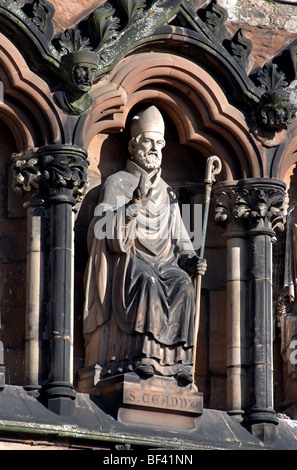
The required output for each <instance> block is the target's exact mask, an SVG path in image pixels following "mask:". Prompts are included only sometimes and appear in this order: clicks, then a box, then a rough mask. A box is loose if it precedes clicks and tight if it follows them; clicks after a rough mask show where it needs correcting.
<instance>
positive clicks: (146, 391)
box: [123, 378, 203, 414]
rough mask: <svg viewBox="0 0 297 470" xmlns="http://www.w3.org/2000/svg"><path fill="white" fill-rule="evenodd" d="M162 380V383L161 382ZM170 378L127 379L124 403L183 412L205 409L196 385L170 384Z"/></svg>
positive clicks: (124, 389)
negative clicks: (145, 380) (141, 381)
mask: <svg viewBox="0 0 297 470" xmlns="http://www.w3.org/2000/svg"><path fill="white" fill-rule="evenodd" d="M161 382H162V383H161ZM172 383H173V384H174V382H172V381H171V380H170V379H169V380H168V379H167V380H166V379H164V378H163V379H161V380H157V379H155V378H154V379H150V380H149V381H147V383H145V384H143V383H136V382H134V381H126V382H124V383H123V404H125V405H132V406H145V407H150V408H158V409H163V410H174V411H180V412H183V413H194V414H200V413H202V411H203V398H202V394H200V393H198V392H197V389H196V387H195V390H194V387H193V386H191V387H185V388H180V387H176V386H170V385H171V384H172Z"/></svg>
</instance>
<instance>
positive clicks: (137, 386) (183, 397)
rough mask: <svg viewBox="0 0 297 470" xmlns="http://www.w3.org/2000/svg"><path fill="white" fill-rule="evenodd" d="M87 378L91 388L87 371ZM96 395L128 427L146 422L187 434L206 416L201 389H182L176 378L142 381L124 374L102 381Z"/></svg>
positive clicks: (95, 392) (132, 375) (191, 385)
mask: <svg viewBox="0 0 297 470" xmlns="http://www.w3.org/2000/svg"><path fill="white" fill-rule="evenodd" d="M87 377H88V380H89V384H88V385H90V373H89V374H88V373H87V372H86V373H85V376H84V379H86V378H87ZM93 377H94V374H93ZM95 380H96V379H95ZM84 384H85V385H86V384H87V382H86V381H85V382H84ZM81 388H82V382H81ZM93 395H96V396H98V397H99V399H100V402H101V403H102V405H103V406H104V408H105V409H106V410H107V411H108V412H109V413H110V414H111V415H112V416H113V417H114V418H115V419H117V420H118V421H119V422H121V423H123V424H127V425H140V424H143V423H146V425H147V426H153V427H154V428H162V429H174V430H177V429H182V430H186V431H187V430H193V429H196V428H197V425H198V419H199V416H200V415H201V414H202V413H203V394H202V393H200V392H198V389H197V387H196V386H195V385H194V384H190V385H187V386H185V387H180V386H179V385H178V384H177V382H176V380H175V379H174V378H172V377H161V376H154V377H151V378H149V379H146V380H141V379H140V378H139V377H138V375H137V374H135V373H127V374H121V375H117V376H113V377H110V378H107V379H104V380H100V381H98V382H97V383H96V385H95V386H94V388H93Z"/></svg>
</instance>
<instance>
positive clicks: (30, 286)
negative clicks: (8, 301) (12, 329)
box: [25, 205, 45, 389]
mask: <svg viewBox="0 0 297 470" xmlns="http://www.w3.org/2000/svg"><path fill="white" fill-rule="evenodd" d="M44 226H45V220H44V211H43V208H41V207H40V206H34V205H33V206H32V205H29V206H28V207H27V233H28V236H27V302H26V303H27V308H26V334H25V341H26V343H25V383H26V388H27V389H38V388H39V386H40V383H41V382H42V380H43V377H42V373H43V369H42V367H41V366H40V363H41V362H42V344H41V342H42V339H41V334H40V330H41V322H42V314H41V312H42V307H43V303H44V289H43V278H44V267H45V259H44V257H45V253H44V246H43V235H44Z"/></svg>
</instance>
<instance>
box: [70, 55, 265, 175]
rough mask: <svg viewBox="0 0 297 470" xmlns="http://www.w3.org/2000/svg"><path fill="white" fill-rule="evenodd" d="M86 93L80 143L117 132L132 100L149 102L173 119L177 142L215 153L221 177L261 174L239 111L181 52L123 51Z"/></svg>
mask: <svg viewBox="0 0 297 470" xmlns="http://www.w3.org/2000/svg"><path fill="white" fill-rule="evenodd" d="M92 96H93V99H94V106H93V109H92V111H91V112H90V113H89V115H88V116H87V117H86V119H83V120H81V122H80V124H79V125H78V127H77V130H76V136H75V139H76V142H77V143H78V144H82V145H83V146H85V148H88V147H89V145H90V143H91V142H92V140H93V138H94V137H95V136H96V135H97V134H100V133H102V132H104V133H106V132H107V133H117V132H122V131H123V130H124V129H125V128H126V124H127V117H128V115H129V113H130V111H131V109H132V108H133V107H134V106H136V105H138V103H141V102H151V103H152V102H153V103H154V104H155V105H156V106H158V107H159V108H160V109H161V110H163V111H164V112H165V113H166V114H167V115H168V116H169V117H170V119H171V120H172V122H174V124H175V127H176V129H177V135H178V138H179V142H180V143H181V144H183V145H188V146H191V147H193V148H195V149H197V150H198V151H199V152H200V153H202V154H203V155H204V156H205V158H207V157H209V156H210V155H213V154H216V155H218V156H219V157H220V158H221V160H222V163H223V171H222V175H221V177H222V179H223V180H233V179H241V178H248V177H261V176H263V173H264V171H263V168H262V161H261V145H260V143H258V142H257V141H256V140H255V139H254V138H253V137H252V135H251V133H250V132H249V128H248V125H247V123H246V121H245V117H244V115H243V114H242V113H241V112H240V111H239V110H238V109H236V108H235V107H233V106H232V105H230V104H229V103H228V101H227V98H226V96H225V95H224V93H223V91H222V89H221V88H220V86H219V84H218V82H217V81H216V80H214V78H213V77H212V76H211V75H209V74H208V73H207V72H206V71H205V70H204V69H203V68H202V67H201V66H199V65H198V64H196V63H194V62H191V61H189V60H188V59H186V58H183V57H179V56H177V55H174V54H171V53H165V52H164V53H163V52H150V53H138V54H135V55H132V56H129V57H126V58H125V59H123V60H122V61H121V62H120V63H119V64H118V65H117V66H116V67H115V69H114V70H113V71H112V72H111V73H110V75H109V76H108V77H106V78H105V79H104V80H102V81H101V82H99V83H98V84H97V85H96V86H94V87H93V90H92Z"/></svg>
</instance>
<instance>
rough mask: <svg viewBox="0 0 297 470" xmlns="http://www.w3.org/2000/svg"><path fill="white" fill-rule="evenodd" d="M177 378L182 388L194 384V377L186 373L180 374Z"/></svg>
mask: <svg viewBox="0 0 297 470" xmlns="http://www.w3.org/2000/svg"><path fill="white" fill-rule="evenodd" d="M175 378H176V381H177V383H178V384H179V385H180V386H182V387H185V386H186V385H189V384H191V383H192V382H193V377H192V375H191V374H189V373H188V372H184V371H181V372H178V373H177V374H176V376H175Z"/></svg>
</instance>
